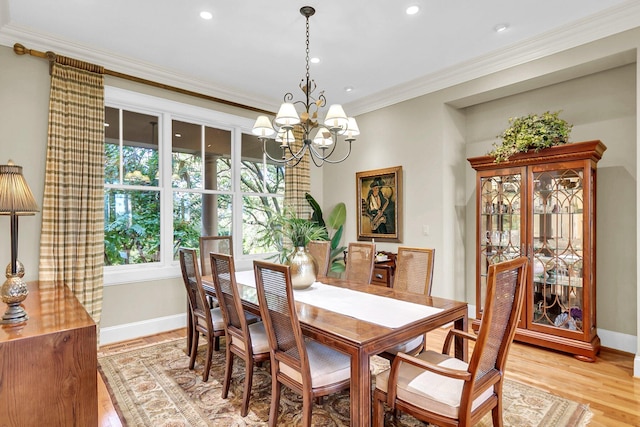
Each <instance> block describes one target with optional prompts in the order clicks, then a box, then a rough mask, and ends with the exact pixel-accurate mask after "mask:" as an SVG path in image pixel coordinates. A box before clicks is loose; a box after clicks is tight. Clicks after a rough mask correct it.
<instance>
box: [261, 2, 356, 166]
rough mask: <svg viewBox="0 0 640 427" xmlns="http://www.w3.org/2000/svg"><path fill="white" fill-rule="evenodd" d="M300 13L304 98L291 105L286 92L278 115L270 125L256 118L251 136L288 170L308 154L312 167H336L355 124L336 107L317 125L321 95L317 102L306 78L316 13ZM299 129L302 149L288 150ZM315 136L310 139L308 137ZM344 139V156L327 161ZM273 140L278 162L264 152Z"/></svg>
mask: <svg viewBox="0 0 640 427" xmlns="http://www.w3.org/2000/svg"><path fill="white" fill-rule="evenodd" d="M300 13H301V14H302V16H304V17H305V18H306V20H307V25H306V36H307V45H306V65H307V74H306V79H302V81H301V82H300V89H301V90H302V92H303V93H304V94H305V99H304V100H300V101H293V94H292V93H291V92H288V93H286V94H285V95H284V103H283V104H282V105H281V106H280V109H279V110H278V114H277V115H276V118H275V120H274V121H273V123H272V122H271V120H270V119H269V118H268V117H267V116H258V118H257V120H256V123H255V124H254V126H253V134H254V135H256V136H257V137H258V139H259V140H260V141H261V142H262V151H263V152H264V154H265V155H266V156H267V157H268V158H269V159H270V160H272V161H273V162H276V163H280V164H284V165H286V166H289V167H293V166H296V165H297V164H298V163H300V161H301V160H302V159H303V158H304V155H305V153H306V152H307V151H308V152H309V157H311V160H312V161H313V163H314V164H315V165H316V166H322V165H323V164H324V162H327V163H340V162H342V161H344V160H345V159H346V158H347V157H349V155H350V154H351V143H352V142H353V141H355V139H356V138H355V137H356V136H357V135H359V134H360V130H359V129H358V124H357V123H356V120H355V119H354V118H353V117H347V115H346V114H345V112H344V109H343V108H342V106H341V105H339V104H334V105H331V106H330V107H329V110H328V111H327V114H326V116H325V118H324V122H323V125H320V120H319V119H318V111H319V110H320V108H322V107H324V106H325V105H326V101H327V100H326V99H325V97H324V92H323V91H321V92H320V94H319V95H318V97H317V98H314V96H313V92H314V91H315V90H316V83H315V81H314V80H312V79H311V78H310V77H309V17H310V16H313V14H315V13H316V10H315V9H314V8H313V7H311V6H304V7H302V8H301V9H300ZM296 105H298V106H301V107H302V109H303V111H302V112H301V113H300V114H298V112H297V111H296ZM296 125H299V126H300V128H301V130H302V133H303V137H302V147H300V148H299V149H297V150H296V149H295V148H292V144H293V142H294V140H295V139H294V135H293V128H294V127H295V126H296ZM313 132H315V133H314V134H313V136H312V133H313ZM339 136H340V137H344V141H345V142H346V143H347V145H348V151H347V154H346V155H345V156H344V157H343V158H341V159H332V158H330V157H331V155H332V154H333V152H334V151H335V149H336V146H337V143H338V137H339ZM271 139H275V142H276V143H279V144H280V148H281V149H282V158H281V159H276V158H274V157H271V156H270V155H269V153H268V151H267V143H268V141H270V140H271Z"/></svg>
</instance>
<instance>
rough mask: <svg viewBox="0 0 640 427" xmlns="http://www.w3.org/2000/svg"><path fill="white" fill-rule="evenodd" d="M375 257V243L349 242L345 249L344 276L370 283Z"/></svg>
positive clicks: (348, 278) (355, 280)
mask: <svg viewBox="0 0 640 427" xmlns="http://www.w3.org/2000/svg"><path fill="white" fill-rule="evenodd" d="M375 258H376V245H375V243H371V242H357V243H355V242H351V243H349V247H348V249H347V260H346V264H347V265H346V270H345V278H346V279H347V280H352V281H354V282H359V283H371V276H372V275H373V263H374V261H375Z"/></svg>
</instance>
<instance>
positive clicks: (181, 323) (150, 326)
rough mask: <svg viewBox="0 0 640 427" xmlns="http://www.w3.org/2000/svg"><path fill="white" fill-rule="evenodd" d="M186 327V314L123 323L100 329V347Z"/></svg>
mask: <svg viewBox="0 0 640 427" xmlns="http://www.w3.org/2000/svg"><path fill="white" fill-rule="evenodd" d="M186 326H187V316H186V314H184V313H183V314H174V315H172V316H164V317H157V318H155V319H149V320H143V321H140V322H133V323H125V324H122V325H117V326H109V327H106V328H100V345H105V344H111V343H114V342H119V341H126V340H132V339H135V338H140V337H146V336H149V335H154V334H159V333H161V332H167V331H173V330H174V329H180V328H184V327H186Z"/></svg>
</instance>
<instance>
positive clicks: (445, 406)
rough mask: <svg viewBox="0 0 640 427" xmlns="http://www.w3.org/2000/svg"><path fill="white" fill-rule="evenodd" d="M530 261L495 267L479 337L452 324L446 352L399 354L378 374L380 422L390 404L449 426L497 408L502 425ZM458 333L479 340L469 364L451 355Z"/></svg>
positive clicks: (472, 420) (377, 414) (495, 420)
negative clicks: (505, 388) (507, 374)
mask: <svg viewBox="0 0 640 427" xmlns="http://www.w3.org/2000/svg"><path fill="white" fill-rule="evenodd" d="M527 264H528V260H527V258H526V257H520V258H516V259H514V260H509V261H504V262H501V263H498V264H492V265H491V266H489V270H488V277H487V295H486V300H485V301H486V302H485V306H484V311H483V315H482V321H481V324H480V329H479V330H478V335H477V336H476V335H474V334H471V333H469V332H467V331H461V330H457V329H452V330H450V331H449V333H448V334H447V337H446V339H445V341H444V345H443V349H442V353H438V352H435V351H431V350H428V351H425V352H423V353H420V355H418V356H417V357H413V356H409V355H406V354H404V353H398V354H397V356H396V358H395V359H394V361H393V363H392V364H391V368H390V369H387V370H385V371H383V372H382V373H380V374H378V375H377V376H376V389H375V391H374V394H373V398H374V402H373V405H374V409H373V425H374V426H376V427H381V426H383V425H384V403H386V404H387V406H388V407H389V408H390V409H391V410H392V411H394V412H395V411H396V410H400V411H403V412H406V413H408V414H410V415H412V416H414V417H415V418H418V419H420V420H422V421H427V422H430V423H433V424H437V425H439V426H444V427H448V426H451V427H453V426H471V425H474V424H475V423H477V422H478V421H480V419H481V418H482V417H483V416H484V415H485V414H486V413H487V412H488V411H491V413H492V421H493V425H494V426H502V385H503V379H504V367H505V363H506V361H507V355H508V353H509V348H510V346H511V343H512V341H513V337H514V335H515V332H516V327H517V323H518V319H519V318H520V311H521V310H522V301H523V296H524V286H525V279H526V271H527ZM454 338H459V339H469V340H473V341H475V342H476V343H475V345H474V349H473V354H472V355H471V358H470V360H469V363H466V362H464V361H462V360H459V359H456V358H454V357H451V356H449V355H448V353H449V350H450V347H451V342H452V341H453V340H454Z"/></svg>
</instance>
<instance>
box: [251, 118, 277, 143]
mask: <svg viewBox="0 0 640 427" xmlns="http://www.w3.org/2000/svg"><path fill="white" fill-rule="evenodd" d="M252 132H253V134H254V135H257V136H261V137H266V138H268V137H270V136H271V135H273V134H274V133H275V132H276V131H275V129H273V126H272V125H271V120H269V117H267V116H258V118H257V119H256V123H255V124H254V125H253V129H252Z"/></svg>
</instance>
